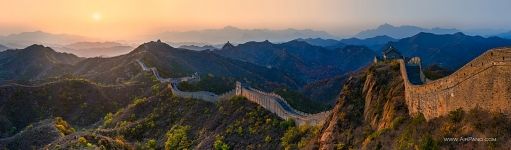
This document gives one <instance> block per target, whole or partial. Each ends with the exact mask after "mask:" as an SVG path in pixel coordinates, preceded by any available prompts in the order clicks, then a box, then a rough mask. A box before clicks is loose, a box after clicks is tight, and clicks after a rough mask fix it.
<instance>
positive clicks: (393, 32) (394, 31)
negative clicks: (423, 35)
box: [355, 24, 460, 39]
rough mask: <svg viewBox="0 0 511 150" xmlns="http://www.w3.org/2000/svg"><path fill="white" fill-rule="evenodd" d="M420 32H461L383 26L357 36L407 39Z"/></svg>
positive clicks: (408, 26) (455, 30)
mask: <svg viewBox="0 0 511 150" xmlns="http://www.w3.org/2000/svg"><path fill="white" fill-rule="evenodd" d="M420 32H427V33H434V34H452V33H456V32H460V31H459V30H457V29H446V28H432V29H426V28H421V27H417V26H410V25H404V26H393V25H390V24H383V25H380V26H378V27H377V28H376V29H368V30H365V31H362V32H359V33H358V34H356V35H355V37H358V38H370V37H375V36H381V35H386V36H390V37H392V38H398V39H401V38H405V37H410V36H413V35H415V34H417V33H420Z"/></svg>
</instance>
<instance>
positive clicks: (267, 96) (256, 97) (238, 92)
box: [137, 60, 331, 125]
mask: <svg viewBox="0 0 511 150" xmlns="http://www.w3.org/2000/svg"><path fill="white" fill-rule="evenodd" d="M137 63H138V64H139V65H140V66H141V67H142V70H144V71H151V72H152V73H153V75H154V76H155V77H156V79H157V80H158V81H160V82H161V83H169V84H168V87H169V89H170V90H171V91H172V93H173V94H174V95H176V96H179V97H184V98H194V99H201V100H204V101H208V102H216V101H218V100H220V99H227V98H230V97H232V96H243V97H246V98H247V99H248V100H249V101H251V102H254V103H256V104H258V105H260V106H261V107H263V108H265V109H266V110H268V111H270V112H272V113H274V114H276V115H277V116H279V117H280V118H282V119H292V120H294V121H295V122H296V123H297V124H299V125H302V124H308V125H317V124H320V123H322V122H323V121H324V120H325V119H326V118H327V117H328V116H329V115H330V113H331V111H325V112H321V113H316V114H308V113H304V112H301V111H299V110H296V109H294V108H293V107H291V105H289V104H288V103H287V101H285V100H284V98H282V97H281V96H279V95H277V94H275V93H267V92H263V91H260V90H257V89H254V88H251V87H246V86H242V85H241V83H240V82H236V87H235V88H234V89H233V90H231V91H229V92H226V93H223V94H221V95H217V94H215V93H212V92H208V91H196V92H185V91H181V90H179V89H178V88H177V85H178V84H179V83H180V82H183V81H193V80H199V79H198V78H199V77H198V75H194V76H191V77H183V78H162V77H161V76H160V74H159V73H158V70H157V69H156V68H154V67H151V68H149V67H147V66H146V65H145V64H144V63H143V62H141V61H140V60H137Z"/></svg>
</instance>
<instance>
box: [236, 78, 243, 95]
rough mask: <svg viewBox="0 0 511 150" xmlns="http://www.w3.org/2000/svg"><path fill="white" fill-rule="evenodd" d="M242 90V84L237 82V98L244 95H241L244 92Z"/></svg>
mask: <svg viewBox="0 0 511 150" xmlns="http://www.w3.org/2000/svg"><path fill="white" fill-rule="evenodd" d="M241 88H242V87H241V82H239V81H236V95H237V96H240V95H241V94H242V93H241V92H242V89H241Z"/></svg>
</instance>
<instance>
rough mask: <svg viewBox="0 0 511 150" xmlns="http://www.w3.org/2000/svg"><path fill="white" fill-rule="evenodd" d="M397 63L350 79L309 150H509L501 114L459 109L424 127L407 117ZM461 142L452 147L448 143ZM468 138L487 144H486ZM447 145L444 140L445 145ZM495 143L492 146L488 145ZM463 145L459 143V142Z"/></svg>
mask: <svg viewBox="0 0 511 150" xmlns="http://www.w3.org/2000/svg"><path fill="white" fill-rule="evenodd" d="M403 90H404V87H403V81H402V78H401V76H400V73H399V65H398V63H396V62H392V63H379V64H375V65H372V66H370V67H368V68H366V69H364V70H362V71H360V72H359V73H357V74H354V75H353V76H352V77H350V78H349V79H348V80H347V81H346V83H345V85H344V87H343V90H342V94H341V95H340V98H339V100H338V102H337V104H336V106H335V107H334V109H333V114H332V116H330V118H329V119H328V121H327V123H326V124H325V125H324V126H323V128H322V129H321V130H320V133H319V136H318V138H317V139H315V141H314V142H315V143H316V144H315V146H314V147H313V148H311V149H439V148H442V149H488V148H489V149H500V148H505V147H509V146H510V144H511V142H510V141H509V140H507V139H508V138H509V135H510V133H511V128H510V127H509V125H511V120H510V119H508V118H506V117H505V115H503V114H499V113H489V112H485V111H481V110H478V109H474V110H471V111H468V112H464V111H463V110H461V109H459V110H456V111H452V112H450V113H449V115H447V116H442V117H439V118H435V119H432V120H430V121H426V120H425V119H424V117H423V116H422V115H420V114H419V115H416V116H409V115H408V110H407V107H406V105H405V100H404V91H403ZM460 137H464V138H465V139H464V140H465V141H458V142H453V141H449V139H447V138H460ZM470 138H483V140H484V138H487V139H486V140H490V141H484V142H477V141H469V139H470ZM446 139H447V140H446ZM493 139H496V140H495V141H491V140H493ZM459 140H461V139H459Z"/></svg>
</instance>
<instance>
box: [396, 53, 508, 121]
mask: <svg viewBox="0 0 511 150" xmlns="http://www.w3.org/2000/svg"><path fill="white" fill-rule="evenodd" d="M398 61H399V63H400V72H401V76H402V78H403V80H404V85H405V99H406V103H407V105H408V108H409V111H410V113H411V114H417V113H422V114H424V116H425V118H426V119H428V120H429V119H431V118H435V117H438V116H442V115H446V114H447V113H449V112H450V111H453V110H456V109H458V108H462V109H464V110H466V111H468V110H470V109H474V108H481V109H484V110H489V111H495V112H502V113H506V114H510V113H511V94H510V93H511V91H510V89H511V48H497V49H492V50H489V51H487V52H485V53H483V54H482V55H481V56H479V57H477V58H475V59H474V60H472V61H471V62H469V63H467V64H466V65H464V66H463V67H461V68H460V69H459V70H457V71H456V72H454V73H453V74H451V75H449V76H447V77H444V78H441V79H438V80H434V81H430V82H426V83H424V84H421V85H415V84H412V83H411V82H410V80H409V78H408V75H407V70H406V63H405V62H404V61H403V60H398Z"/></svg>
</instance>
